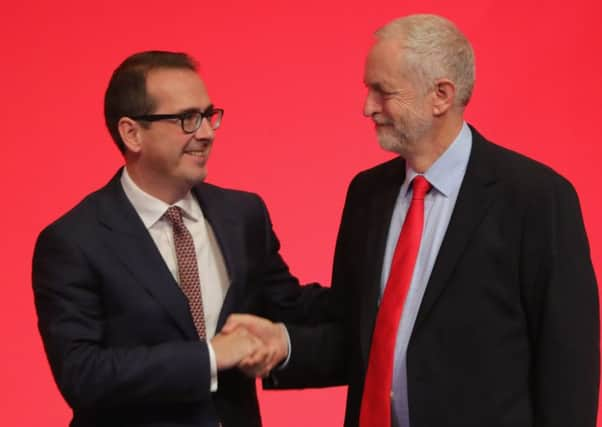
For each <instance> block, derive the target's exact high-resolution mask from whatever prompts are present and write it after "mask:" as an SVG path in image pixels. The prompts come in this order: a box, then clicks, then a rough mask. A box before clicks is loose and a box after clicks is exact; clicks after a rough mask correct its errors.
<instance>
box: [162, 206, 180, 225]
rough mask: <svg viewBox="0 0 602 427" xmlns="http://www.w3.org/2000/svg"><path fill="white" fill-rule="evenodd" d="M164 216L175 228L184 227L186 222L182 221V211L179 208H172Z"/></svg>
mask: <svg viewBox="0 0 602 427" xmlns="http://www.w3.org/2000/svg"><path fill="white" fill-rule="evenodd" d="M163 216H164V217H165V218H167V220H168V221H169V222H171V225H172V226H174V227H181V226H182V225H184V222H183V221H182V210H181V209H180V208H179V207H177V206H170V207H169V208H168V209H167V210H166V211H165V213H164V214H163Z"/></svg>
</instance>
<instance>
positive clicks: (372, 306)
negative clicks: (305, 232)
mask: <svg viewBox="0 0 602 427" xmlns="http://www.w3.org/2000/svg"><path fill="white" fill-rule="evenodd" d="M387 166H388V168H387V170H386V171H385V174H383V179H382V182H381V183H376V184H375V185H374V186H373V189H374V192H375V193H374V195H373V197H372V198H371V199H370V204H369V205H368V206H367V213H366V218H367V221H368V222H367V224H366V229H367V230H370V233H368V236H367V240H366V249H365V251H366V252H365V253H366V256H365V260H366V264H365V265H366V276H365V280H364V281H363V283H362V285H364V287H363V288H362V289H363V295H362V300H363V301H365V302H364V303H362V304H360V306H361V312H360V325H362V328H361V330H360V336H361V339H360V341H361V350H362V355H363V356H364V361H365V362H366V363H367V361H368V356H369V353H370V344H371V341H372V332H373V331H374V324H375V322H376V314H377V312H378V301H379V298H380V283H381V276H382V269H383V262H384V257H385V248H386V244H387V236H388V234H389V226H390V223H391V217H392V215H393V209H394V207H395V201H396V200H397V196H398V195H399V190H400V188H401V184H402V183H403V180H404V179H405V163H404V161H403V160H402V159H401V158H397V159H395V160H393V161H392V162H391V163H390V164H388V165H387Z"/></svg>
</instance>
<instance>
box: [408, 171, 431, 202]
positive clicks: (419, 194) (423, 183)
mask: <svg viewBox="0 0 602 427" xmlns="http://www.w3.org/2000/svg"><path fill="white" fill-rule="evenodd" d="M430 189H431V184H430V182H428V181H427V180H426V178H425V177H424V176H422V175H416V177H415V178H414V181H412V190H413V191H412V200H413V199H424V196H426V193H428V192H429V190H430Z"/></svg>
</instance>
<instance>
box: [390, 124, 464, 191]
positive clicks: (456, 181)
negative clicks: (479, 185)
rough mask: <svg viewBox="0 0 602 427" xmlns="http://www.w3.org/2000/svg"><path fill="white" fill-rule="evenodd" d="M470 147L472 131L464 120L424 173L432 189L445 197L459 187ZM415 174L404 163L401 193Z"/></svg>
mask: <svg viewBox="0 0 602 427" xmlns="http://www.w3.org/2000/svg"><path fill="white" fill-rule="evenodd" d="M471 149H472V132H470V128H469V127H468V125H467V124H466V122H463V123H462V128H461V129H460V133H458V136H456V138H455V139H454V141H453V142H452V143H451V145H450V146H449V147H447V150H445V151H444V152H443V154H442V155H441V156H440V157H439V158H438V159H437V160H436V161H435V163H433V164H432V165H431V167H430V168H429V169H428V170H427V171H426V172H425V173H424V177H425V178H426V179H427V180H428V182H430V183H431V185H432V186H433V189H435V190H437V191H438V192H439V193H441V194H443V195H444V196H445V197H449V195H450V194H451V193H453V192H454V191H455V190H457V189H458V188H460V184H462V179H463V178H464V173H465V172H466V166H467V165H468V159H469V157H470V150H471ZM416 175H419V174H418V173H417V172H416V171H414V170H413V169H412V168H411V167H410V166H408V164H407V163H406V179H405V181H404V183H403V185H402V186H401V190H402V194H407V192H408V189H409V186H410V183H411V182H412V180H413V179H414V177H415V176H416Z"/></svg>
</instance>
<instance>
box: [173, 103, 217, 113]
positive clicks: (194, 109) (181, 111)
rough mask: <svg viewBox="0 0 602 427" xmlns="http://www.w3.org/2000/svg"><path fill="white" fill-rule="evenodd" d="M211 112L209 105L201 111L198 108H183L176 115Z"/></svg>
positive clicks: (211, 107) (211, 105)
mask: <svg viewBox="0 0 602 427" xmlns="http://www.w3.org/2000/svg"><path fill="white" fill-rule="evenodd" d="M211 110H213V104H209V105H208V106H207V107H206V108H205V109H203V110H201V109H200V108H185V109H183V110H180V111H178V112H177V113H176V114H188V113H200V112H205V111H211Z"/></svg>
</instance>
